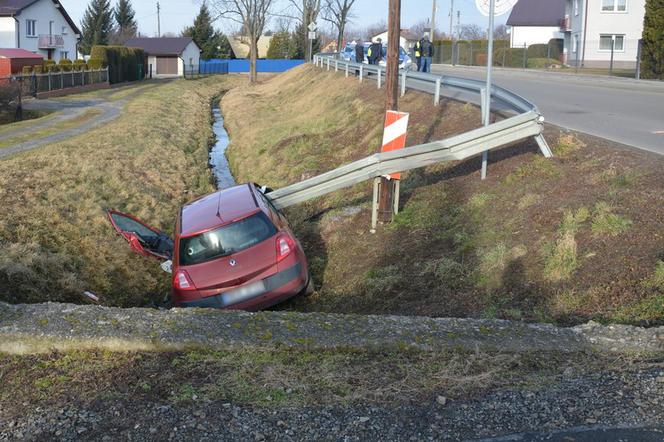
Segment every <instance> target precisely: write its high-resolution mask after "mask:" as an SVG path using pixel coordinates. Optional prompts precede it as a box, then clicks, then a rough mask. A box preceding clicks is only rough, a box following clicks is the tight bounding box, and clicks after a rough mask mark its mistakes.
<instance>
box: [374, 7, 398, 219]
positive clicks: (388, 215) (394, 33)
mask: <svg viewBox="0 0 664 442" xmlns="http://www.w3.org/2000/svg"><path fill="white" fill-rule="evenodd" d="M400 38H401V0H390V4H389V16H388V24H387V69H386V71H385V76H386V81H385V93H386V101H385V108H386V109H385V110H394V111H396V110H398V107H399V40H400ZM394 183H395V181H394V180H388V179H387V178H381V182H380V193H379V199H378V219H379V221H381V222H390V221H392V215H393V213H394V201H393V199H394V193H395V192H394V186H395V184H394Z"/></svg>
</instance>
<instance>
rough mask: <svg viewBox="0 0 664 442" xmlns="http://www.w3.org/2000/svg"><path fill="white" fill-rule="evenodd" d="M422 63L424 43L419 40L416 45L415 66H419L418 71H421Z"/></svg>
mask: <svg viewBox="0 0 664 442" xmlns="http://www.w3.org/2000/svg"><path fill="white" fill-rule="evenodd" d="M421 63H422V42H421V40H418V41H417V42H416V43H415V64H416V65H417V71H418V72H419V70H420V64H421Z"/></svg>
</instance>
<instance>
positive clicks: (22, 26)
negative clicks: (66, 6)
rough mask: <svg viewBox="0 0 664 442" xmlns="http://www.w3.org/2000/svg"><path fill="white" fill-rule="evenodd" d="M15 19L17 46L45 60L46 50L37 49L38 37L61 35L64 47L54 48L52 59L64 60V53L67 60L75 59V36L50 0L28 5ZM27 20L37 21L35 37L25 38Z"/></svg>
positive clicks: (41, 0)
mask: <svg viewBox="0 0 664 442" xmlns="http://www.w3.org/2000/svg"><path fill="white" fill-rule="evenodd" d="M16 19H17V20H18V21H19V39H20V42H19V44H20V47H21V48H23V49H26V50H28V51H31V52H35V53H37V54H40V55H42V56H43V57H44V58H47V56H48V51H47V50H46V49H39V47H38V43H39V35H46V34H49V33H50V34H53V35H62V37H63V39H64V47H62V48H55V49H54V50H53V59H54V60H56V61H59V60H60V59H62V58H64V57H63V55H64V53H65V52H66V53H67V58H69V59H74V58H76V43H77V36H76V34H75V33H74V30H73V29H72V28H71V26H69V23H67V20H65V18H64V16H63V15H62V13H60V11H59V10H58V8H56V6H55V4H54V3H53V2H52V1H51V0H40V1H38V2H36V3H34V4H32V5H30V6H29V7H27V8H25V9H24V10H22V11H21V13H20V14H19V15H17V16H16ZM27 20H36V21H37V23H36V35H37V36H36V37H28V36H27V33H26V31H27V24H26V21H27ZM51 21H52V22H53V24H52V26H49V23H50V22H51Z"/></svg>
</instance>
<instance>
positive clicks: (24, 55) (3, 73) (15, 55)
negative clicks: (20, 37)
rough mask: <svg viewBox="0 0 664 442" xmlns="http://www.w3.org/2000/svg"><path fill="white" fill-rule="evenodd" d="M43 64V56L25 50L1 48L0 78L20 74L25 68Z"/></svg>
mask: <svg viewBox="0 0 664 442" xmlns="http://www.w3.org/2000/svg"><path fill="white" fill-rule="evenodd" d="M43 62H44V59H43V58H42V56H41V55H39V54H35V53H34V52H30V51H26V50H25V49H15V48H6V49H4V48H0V77H9V76H10V75H12V74H20V73H21V72H22V71H23V67H24V66H35V65H41V64H42V63H43Z"/></svg>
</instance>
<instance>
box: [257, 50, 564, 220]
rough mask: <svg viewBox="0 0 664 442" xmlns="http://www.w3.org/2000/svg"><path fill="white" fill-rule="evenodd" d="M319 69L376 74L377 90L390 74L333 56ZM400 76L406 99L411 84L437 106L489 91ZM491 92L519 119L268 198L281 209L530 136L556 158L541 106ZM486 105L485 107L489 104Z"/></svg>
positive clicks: (477, 85) (345, 169)
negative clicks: (446, 98)
mask: <svg viewBox="0 0 664 442" xmlns="http://www.w3.org/2000/svg"><path fill="white" fill-rule="evenodd" d="M314 64H315V65H317V66H323V65H324V64H326V65H327V68H328V69H332V67H334V69H335V70H336V71H339V69H340V68H341V69H344V70H345V72H346V76H348V75H350V71H351V70H352V71H356V72H357V74H358V77H359V80H360V81H362V80H363V78H366V74H369V73H373V74H375V79H376V81H377V83H378V87H381V84H382V77H383V76H384V73H385V70H384V69H383V68H382V67H381V66H375V65H366V64H360V63H354V62H348V61H344V60H338V59H336V58H333V57H331V56H323V55H316V56H314ZM400 77H401V78H400V81H401V92H402V94H404V93H405V91H406V89H407V87H408V85H409V80H410V81H411V82H413V81H416V82H424V83H428V84H429V85H431V86H433V94H434V102H435V103H436V104H438V103H439V101H440V95H441V88H442V87H448V88H453V89H457V90H464V91H470V92H476V93H480V94H484V93H485V92H486V90H485V87H484V84H483V83H482V82H480V81H477V80H469V79H465V78H459V77H449V76H437V75H432V74H426V73H421V72H407V71H401V72H400ZM415 86H421V84H415ZM491 93H492V98H493V99H495V100H496V101H497V102H500V103H503V105H504V106H505V107H506V108H507V109H509V110H512V111H514V112H516V113H517V115H516V116H513V117H510V118H506V119H504V120H501V121H498V122H496V123H493V124H490V125H488V126H484V127H480V128H479V129H475V130H472V131H469V132H466V133H463V134H460V135H456V136H453V137H451V138H447V139H445V140H440V141H434V142H431V143H426V144H421V145H418V146H411V147H407V148H405V149H403V150H398V151H392V152H385V153H376V154H374V155H371V156H368V157H366V158H363V159H361V160H358V161H354V162H352V163H349V164H346V165H344V166H341V167H339V168H337V169H334V170H331V171H329V172H326V173H323V174H321V175H318V176H315V177H313V178H309V179H307V180H304V181H300V182H299V183H295V184H292V185H290V186H286V187H284V188H281V189H277V190H275V191H273V192H271V193H270V194H269V197H270V199H271V200H272V202H273V203H274V205H275V206H276V207H277V208H280V209H281V208H285V207H288V206H291V205H294V204H298V203H302V202H304V201H307V200H310V199H312V198H317V197H319V196H323V195H325V194H328V193H330V192H334V191H336V190H340V189H343V188H346V187H350V186H353V185H355V184H357V183H360V182H362V181H366V180H370V179H372V178H376V177H380V176H384V175H387V174H391V173H395V172H404V171H407V170H411V169H415V168H419V167H425V166H428V165H431V164H434V163H438V162H441V161H455V160H463V159H466V158H469V157H472V156H475V155H478V154H480V153H482V152H486V151H488V150H491V149H495V148H498V147H502V146H505V145H508V144H511V143H514V142H517V141H521V140H524V139H527V138H530V137H535V139H536V141H537V144H538V146H539V148H540V150H541V151H542V154H543V155H544V156H545V157H547V158H548V157H551V156H552V152H551V150H550V149H549V146H548V145H547V143H546V140H544V137H543V136H542V131H543V126H544V118H543V117H542V115H541V114H540V113H539V110H538V109H537V107H536V106H535V105H534V104H532V103H530V102H529V101H528V100H526V99H524V98H522V97H520V96H518V95H516V94H514V93H512V92H510V91H508V90H506V89H503V88H501V87H498V86H493V87H492V92H491ZM481 101H482V103H483V102H484V100H481Z"/></svg>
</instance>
